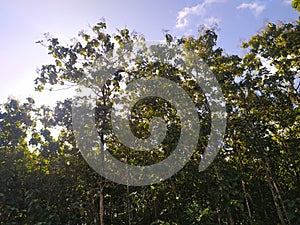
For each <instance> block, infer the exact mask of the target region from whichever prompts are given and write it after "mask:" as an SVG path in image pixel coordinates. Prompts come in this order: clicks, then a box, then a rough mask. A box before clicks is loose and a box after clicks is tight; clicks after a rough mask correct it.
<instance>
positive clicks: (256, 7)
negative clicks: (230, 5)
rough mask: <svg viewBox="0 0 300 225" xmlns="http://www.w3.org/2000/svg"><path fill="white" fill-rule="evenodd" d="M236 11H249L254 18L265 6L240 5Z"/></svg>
mask: <svg viewBox="0 0 300 225" xmlns="http://www.w3.org/2000/svg"><path fill="white" fill-rule="evenodd" d="M236 8H237V9H250V10H251V11H252V12H253V13H254V15H255V16H258V15H259V14H261V13H262V12H263V11H264V10H265V6H264V5H263V4H258V3H242V4H240V5H239V6H238V7H236Z"/></svg>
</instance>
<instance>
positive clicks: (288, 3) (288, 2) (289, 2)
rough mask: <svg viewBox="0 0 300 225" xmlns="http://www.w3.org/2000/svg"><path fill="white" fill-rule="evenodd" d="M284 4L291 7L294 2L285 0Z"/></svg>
mask: <svg viewBox="0 0 300 225" xmlns="http://www.w3.org/2000/svg"><path fill="white" fill-rule="evenodd" d="M283 3H284V4H287V5H291V4H292V0H283Z"/></svg>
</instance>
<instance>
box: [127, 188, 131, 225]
mask: <svg viewBox="0 0 300 225" xmlns="http://www.w3.org/2000/svg"><path fill="white" fill-rule="evenodd" d="M129 194H130V190H129V186H128V185H127V215H128V225H131V217H130V199H129Z"/></svg>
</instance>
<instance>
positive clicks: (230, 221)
mask: <svg viewBox="0 0 300 225" xmlns="http://www.w3.org/2000/svg"><path fill="white" fill-rule="evenodd" d="M227 216H228V220H229V224H230V225H234V221H233V218H232V215H231V212H230V209H229V207H227Z"/></svg>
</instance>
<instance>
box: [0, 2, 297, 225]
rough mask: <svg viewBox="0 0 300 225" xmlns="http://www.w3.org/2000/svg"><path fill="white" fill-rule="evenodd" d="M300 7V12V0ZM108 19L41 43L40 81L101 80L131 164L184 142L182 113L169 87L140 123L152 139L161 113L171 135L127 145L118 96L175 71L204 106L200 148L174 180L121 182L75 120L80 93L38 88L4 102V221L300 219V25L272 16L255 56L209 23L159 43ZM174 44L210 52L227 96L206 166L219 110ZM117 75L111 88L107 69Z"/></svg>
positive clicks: (103, 108) (107, 129)
mask: <svg viewBox="0 0 300 225" xmlns="http://www.w3.org/2000/svg"><path fill="white" fill-rule="evenodd" d="M293 7H294V8H296V9H298V10H299V4H298V1H295V0H294V1H293ZM106 26H107V24H106V23H105V22H103V21H101V22H99V23H97V24H96V25H95V26H93V27H92V30H91V31H90V32H81V33H79V38H78V39H79V40H76V41H74V42H73V43H70V44H69V45H61V44H60V42H59V40H58V39H57V38H54V37H49V36H48V37H46V39H45V40H43V41H41V42H40V43H41V44H42V45H43V46H46V48H47V50H48V54H50V55H51V56H53V63H52V64H47V65H43V66H42V67H41V69H40V71H39V76H38V77H37V78H36V80H35V88H36V90H37V91H43V89H44V88H45V87H47V86H49V87H53V86H54V87H55V86H57V85H64V86H68V85H71V86H78V91H82V90H83V88H84V87H88V88H91V89H92V90H93V91H94V93H96V99H97V101H96V102H97V105H96V111H95V115H96V118H95V124H96V127H97V131H98V132H99V133H98V134H99V137H100V140H101V142H103V143H105V145H106V147H107V149H109V151H110V153H111V154H112V155H113V156H114V157H115V158H117V159H118V160H120V161H122V162H124V163H128V164H130V165H151V164H153V163H157V162H160V161H162V160H163V159H166V158H167V157H169V155H170V154H171V153H172V151H173V150H174V148H175V147H176V145H177V144H178V140H179V137H180V135H181V131H180V129H181V126H182V123H181V121H180V119H179V116H178V113H177V109H176V108H174V105H172V104H170V102H168V101H166V100H164V99H163V98H157V97H149V98H147V99H144V100H141V101H139V102H137V104H135V105H134V107H133V109H132V112H131V120H130V128H131V131H132V133H133V134H134V135H135V136H137V137H139V138H144V139H146V138H148V137H149V136H150V135H151V121H152V120H153V118H155V117H160V118H162V120H163V121H164V122H165V123H166V124H167V126H166V129H167V130H166V136H165V138H164V139H163V141H162V144H161V145H160V146H158V147H156V148H155V149H153V150H151V151H149V152H144V151H134V149H131V148H130V147H128V146H126V145H124V144H123V143H122V142H121V141H120V140H119V138H118V137H117V136H116V135H115V133H114V130H113V127H112V121H111V116H110V114H111V111H112V105H113V103H114V99H115V97H116V95H118V94H120V93H122V92H123V91H124V90H123V89H124V85H125V86H126V85H127V84H128V83H129V82H131V81H132V80H134V79H140V78H142V77H150V76H158V77H162V78H166V79H170V80H172V81H173V82H174V83H176V84H178V85H179V86H180V87H182V88H183V89H184V90H185V92H186V93H187V94H188V96H189V97H190V98H191V99H192V101H193V102H194V104H195V105H196V106H197V116H198V118H199V121H200V128H201V129H200V132H199V140H198V143H197V145H196V147H197V148H196V151H195V152H194V154H193V155H192V156H191V158H190V160H189V162H188V163H187V164H186V165H185V166H184V168H183V169H181V170H180V171H179V172H178V173H176V174H175V175H174V176H172V177H170V178H169V179H167V180H164V181H162V182H158V183H156V184H151V185H147V186H127V185H123V184H118V183H115V182H112V181H110V180H108V179H106V178H105V177H103V176H101V175H99V174H98V173H97V172H96V171H94V170H93V169H92V168H91V167H90V166H89V164H88V163H87V162H86V161H85V159H84V157H83V156H82V154H81V153H80V149H79V148H78V144H77V142H76V138H75V134H74V129H73V125H74V124H73V123H72V103H73V102H74V101H75V100H78V99H66V100H64V101H62V102H57V104H56V106H55V107H50V106H40V107H38V106H36V105H35V102H34V99H32V98H28V99H27V101H26V102H23V103H22V102H19V101H17V100H16V99H8V101H7V102H6V103H3V104H1V106H0V149H1V150H0V162H1V164H0V173H1V176H0V179H1V181H0V187H1V188H0V224H101V225H103V224H132V225H133V224H165V225H167V224H207V225H208V224H230V225H233V224H270V223H272V224H286V225H288V224H299V223H300V220H299V218H300V198H299V191H300V190H299V188H300V186H299V184H300V174H299V173H300V171H299V170H300V162H299V159H300V157H299V156H300V155H299V154H300V152H299V146H300V145H299V140H300V124H299V120H300V114H299V113H300V108H299V96H300V95H299V91H300V83H299V80H300V77H299V69H300V61H299V57H300V53H299V49H300V24H299V23H297V22H293V23H278V24H274V23H268V24H267V26H266V27H265V28H264V29H263V30H261V31H260V32H259V33H258V34H256V35H254V36H253V37H251V38H250V39H249V41H247V42H245V43H243V45H242V47H243V48H244V49H245V50H246V51H247V53H246V54H245V55H244V56H238V55H229V54H226V53H225V52H224V50H223V49H222V48H221V47H219V46H217V43H216V41H217V34H216V32H215V31H214V30H202V31H200V32H199V34H198V36H197V37H192V36H187V37H181V38H176V37H173V36H172V35H171V34H166V37H165V39H166V40H165V42H164V43H159V44H156V45H153V46H152V48H149V49H148V47H147V46H146V44H145V43H146V40H145V38H144V37H143V36H142V35H140V34H138V33H136V32H131V31H130V30H128V29H126V28H125V29H121V30H118V32H117V33H116V34H109V33H108V32H107V27H106ZM132 45H138V46H140V48H141V49H142V50H143V51H141V52H138V53H137V54H136V55H135V57H134V58H133V59H131V58H130V54H129V55H126V51H130V50H128V49H126V48H122V46H132ZM117 47H118V48H117ZM170 47H172V48H171V49H179V50H180V52H181V54H183V55H184V54H187V52H193V54H195V55H196V56H197V58H198V59H199V61H204V62H205V63H206V65H207V67H208V68H209V69H210V71H211V72H212V73H213V74H214V76H215V77H216V79H217V81H218V83H219V85H220V87H221V89H222V92H223V95H224V97H225V101H226V112H227V127H226V132H225V135H224V139H223V144H222V146H221V148H220V150H219V153H218V155H217V157H216V159H215V160H214V161H213V162H212V163H211V165H210V166H209V167H208V168H207V169H206V170H204V171H201V172H199V170H198V166H199V163H200V162H201V156H202V155H203V154H204V152H205V146H206V145H207V142H208V136H209V133H210V131H211V129H212V128H211V127H212V123H211V118H212V116H211V111H210V108H209V103H208V101H207V99H206V97H205V93H203V90H201V88H200V87H199V85H198V84H197V82H196V81H195V79H193V77H192V76H191V75H190V74H189V73H186V72H184V70H180V68H179V67H180V65H181V62H180V61H176V60H178V58H176V56H177V55H176V54H173V52H172V51H170ZM118 49H119V50H118ZM148 50H149V51H148ZM114 51H116V55H113V54H112V52H114ZM118 51H122V52H118ZM158 52H159V54H156V53H158ZM161 56H163V57H161ZM164 59H168V60H164ZM174 61H175V62H176V63H175V64H172V63H170V62H174ZM176 65H177V66H178V65H179V66H178V67H176ZM99 74H100V75H99ZM106 75H109V79H107V80H106V82H105V84H104V86H103V88H102V89H99V87H98V86H97V84H98V83H99V82H101V81H99V80H98V79H102V78H103V76H106ZM140 91H142V90H140ZM212 91H213V90H212ZM82 116H85V115H82ZM92 116H93V115H92ZM126 135H127V134H126ZM270 221H272V222H270Z"/></svg>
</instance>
